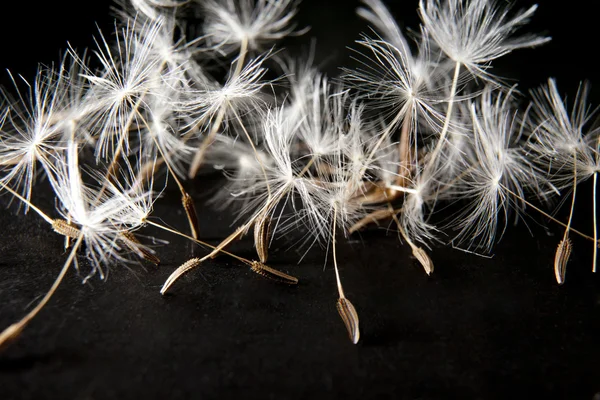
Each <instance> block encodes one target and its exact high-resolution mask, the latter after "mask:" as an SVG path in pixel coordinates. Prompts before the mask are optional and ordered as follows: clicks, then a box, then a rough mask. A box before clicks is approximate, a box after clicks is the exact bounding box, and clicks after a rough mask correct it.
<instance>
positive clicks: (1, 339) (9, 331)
mask: <svg viewBox="0 0 600 400" xmlns="http://www.w3.org/2000/svg"><path fill="white" fill-rule="evenodd" d="M82 240H83V234H81V233H80V234H79V236H78V237H77V240H76V241H75V245H74V246H73V249H72V250H71V253H70V254H69V257H68V258H67V261H66V262H65V264H64V265H63V267H62V269H61V271H60V273H59V274H58V277H57V278H56V280H55V281H54V283H53V284H52V287H51V288H50V290H49V291H48V292H47V293H46V295H45V296H44V297H43V298H42V300H41V301H40V302H39V303H38V305H37V306H35V307H34V308H33V309H32V310H31V311H30V312H29V313H27V315H25V316H24V317H23V318H21V320H20V321H19V322H16V323H14V324H12V325H11V326H9V327H8V328H6V329H5V330H4V331H3V332H2V333H0V350H3V349H4V348H6V347H7V346H9V345H10V344H11V343H13V342H14V341H15V340H17V339H18V338H19V336H20V335H21V333H22V332H23V330H24V329H25V328H26V327H27V325H28V324H29V323H30V322H31V321H32V320H33V319H34V318H35V317H36V316H37V315H38V314H39V312H40V311H41V310H42V309H43V308H44V306H45V305H46V304H48V302H49V301H50V299H51V298H52V296H53V295H54V293H55V292H56V289H58V287H59V286H60V284H61V282H62V281H63V278H64V277H65V275H66V274H67V271H68V270H69V268H70V267H71V265H72V264H73V260H74V259H75V255H76V253H77V250H79V246H80V245H81V242H82Z"/></svg>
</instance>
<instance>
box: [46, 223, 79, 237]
mask: <svg viewBox="0 0 600 400" xmlns="http://www.w3.org/2000/svg"><path fill="white" fill-rule="evenodd" d="M52 229H54V232H56V233H58V234H60V235H63V236H66V237H68V238H71V239H77V237H79V234H80V231H79V229H77V228H76V227H74V226H73V225H71V224H69V223H68V222H67V221H65V220H64V219H54V220H52Z"/></svg>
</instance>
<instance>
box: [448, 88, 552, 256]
mask: <svg viewBox="0 0 600 400" xmlns="http://www.w3.org/2000/svg"><path fill="white" fill-rule="evenodd" d="M512 96H513V90H510V91H509V92H507V93H501V92H498V93H494V92H493V91H492V89H491V88H490V87H489V86H488V87H486V88H485V90H484V92H483V94H482V96H481V99H480V101H479V102H478V103H477V104H475V103H473V104H472V105H471V116H472V119H473V129H474V135H473V139H474V143H473V157H472V158H468V159H465V160H464V161H465V166H464V173H463V174H462V175H461V179H460V182H457V187H456V189H455V190H456V191H459V193H460V195H461V196H463V197H464V196H467V197H470V198H471V203H470V205H469V206H468V207H467V208H466V209H465V210H464V215H463V218H462V219H461V220H460V222H459V223H458V225H457V226H456V227H457V228H458V229H460V232H459V233H458V235H457V236H456V238H455V242H456V243H466V244H467V245H468V247H469V248H477V249H482V250H484V251H489V250H490V249H491V247H492V245H493V244H494V240H495V238H496V237H497V231H498V224H499V219H500V218H503V219H504V222H505V226H504V229H505V228H506V222H507V219H508V214H509V211H510V209H511V208H513V209H515V210H516V211H517V212H519V211H520V210H521V209H522V208H523V207H524V205H525V203H524V199H525V190H526V189H528V190H529V191H530V192H531V193H533V194H534V195H541V194H542V193H543V187H544V186H545V185H546V182H545V180H544V179H543V177H542V175H541V174H540V172H539V171H538V170H537V169H536V168H535V167H534V165H533V164H532V163H531V162H530V161H529V159H528V158H527V155H526V152H525V150H524V148H523V143H522V142H521V141H520V139H521V132H522V126H521V124H520V123H519V119H518V113H517V112H516V111H515V110H514V108H513V105H512V101H513V98H512ZM517 215H518V214H517ZM451 225H454V222H451ZM504 229H502V232H501V233H500V236H502V234H503V233H504Z"/></svg>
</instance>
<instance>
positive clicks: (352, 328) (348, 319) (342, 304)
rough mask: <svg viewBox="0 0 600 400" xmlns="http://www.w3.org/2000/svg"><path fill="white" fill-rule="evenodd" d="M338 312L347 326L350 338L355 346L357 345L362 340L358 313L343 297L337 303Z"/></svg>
mask: <svg viewBox="0 0 600 400" xmlns="http://www.w3.org/2000/svg"><path fill="white" fill-rule="evenodd" d="M337 310H338V313H339V314H340V317H342V321H344V325H346V329H347V330H348V336H349V337H350V341H351V342H352V343H353V344H357V343H358V341H359V340H360V329H359V327H358V313H357V312H356V309H355V308H354V306H353V305H352V303H351V302H350V300H348V299H346V298H344V297H342V298H339V299H338V301H337Z"/></svg>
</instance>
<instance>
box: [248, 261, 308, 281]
mask: <svg viewBox="0 0 600 400" xmlns="http://www.w3.org/2000/svg"><path fill="white" fill-rule="evenodd" d="M250 268H251V269H252V271H254V272H256V273H257V274H259V275H261V276H264V277H265V278H268V279H271V280H274V281H276V282H281V283H285V284H287V285H297V284H298V278H296V277H293V276H291V275H288V274H285V273H283V272H281V271H278V270H276V269H274V268H271V267H269V266H266V265H265V264H264V263H262V262H258V261H253V262H252V263H251V267H250Z"/></svg>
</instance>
